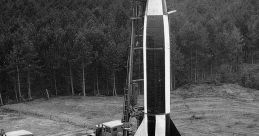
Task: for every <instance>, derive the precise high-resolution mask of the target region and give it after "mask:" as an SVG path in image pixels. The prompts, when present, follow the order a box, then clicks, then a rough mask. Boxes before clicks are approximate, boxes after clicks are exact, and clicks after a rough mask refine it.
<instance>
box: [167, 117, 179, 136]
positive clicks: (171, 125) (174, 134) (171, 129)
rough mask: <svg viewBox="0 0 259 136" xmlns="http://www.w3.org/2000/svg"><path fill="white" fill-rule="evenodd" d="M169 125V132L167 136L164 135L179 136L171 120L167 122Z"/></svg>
mask: <svg viewBox="0 0 259 136" xmlns="http://www.w3.org/2000/svg"><path fill="white" fill-rule="evenodd" d="M169 123H170V131H169V134H166V136H181V134H180V133H179V131H178V130H177V128H176V126H175V125H174V122H173V121H172V119H171V118H170V120H169Z"/></svg>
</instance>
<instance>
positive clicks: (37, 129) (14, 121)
mask: <svg viewBox="0 0 259 136" xmlns="http://www.w3.org/2000/svg"><path fill="white" fill-rule="evenodd" d="M0 129H4V130H5V131H6V132H8V131H15V130H21V129H24V130H28V131H30V132H33V133H34V134H35V135H36V136H50V135H51V136H61V135H63V134H64V133H65V134H66V135H67V136H69V135H71V136H72V135H73V136H74V134H78V136H79V134H80V133H83V132H85V129H83V128H80V127H77V126H73V125H68V124H67V123H62V122H57V121H53V120H50V119H46V118H41V117H34V116H28V115H24V114H20V113H18V112H13V111H7V110H3V109H0Z"/></svg>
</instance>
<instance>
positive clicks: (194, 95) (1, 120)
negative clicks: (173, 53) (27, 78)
mask: <svg viewBox="0 0 259 136" xmlns="http://www.w3.org/2000/svg"><path fill="white" fill-rule="evenodd" d="M139 100H140V103H143V98H140V99H139ZM122 105H123V97H80V96H74V97H57V98H52V99H50V100H44V99H38V100H35V101H32V102H27V103H20V104H13V105H6V106H3V107H1V109H2V110H0V128H4V129H5V130H6V131H12V130H17V129H26V130H29V131H31V132H33V133H35V134H36V135H38V136H43V135H49V136H58V135H67V136H69V135H78V136H79V135H80V134H82V133H83V132H85V130H87V129H91V128H93V127H94V125H96V124H99V123H102V122H106V121H111V120H114V119H121V113H122ZM3 109H5V110H3ZM6 109H8V110H9V111H6ZM14 111H15V112H14ZM17 111H18V112H17ZM171 117H172V119H173V121H174V123H175V125H176V127H177V128H178V130H179V131H180V133H181V134H182V136H259V91H258V90H253V89H247V88H243V87H241V86H238V85H234V84H227V85H207V84H202V85H189V86H184V87H181V88H179V89H177V90H175V91H173V92H172V94H171Z"/></svg>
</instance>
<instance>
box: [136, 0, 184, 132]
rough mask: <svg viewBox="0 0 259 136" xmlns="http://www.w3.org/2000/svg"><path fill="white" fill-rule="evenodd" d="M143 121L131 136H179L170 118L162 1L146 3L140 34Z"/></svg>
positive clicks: (165, 17) (166, 31)
mask: <svg viewBox="0 0 259 136" xmlns="http://www.w3.org/2000/svg"><path fill="white" fill-rule="evenodd" d="M143 62H144V119H143V121H142V123H141V125H140V127H139V128H138V130H137V132H136V134H135V136H180V134H179V132H178V130H177V129H176V127H175V125H174V124H173V122H172V120H171V118H170V34H169V23H168V14H167V8H166V3H165V0H148V1H147V4H146V12H145V16H144V31H143Z"/></svg>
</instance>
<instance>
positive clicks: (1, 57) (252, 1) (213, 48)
mask: <svg viewBox="0 0 259 136" xmlns="http://www.w3.org/2000/svg"><path fill="white" fill-rule="evenodd" d="M167 5H168V9H169V10H177V12H176V13H175V14H172V15H170V32H171V69H172V71H173V72H172V75H171V77H172V80H171V81H172V88H177V87H179V86H182V85H185V84H192V83H238V84H240V85H243V86H245V87H250V88H257V89H259V64H258V63H259V8H258V7H259V2H258V0H167ZM130 15H131V0H1V1H0V93H1V96H2V98H3V100H4V102H5V103H12V102H19V101H24V100H32V99H36V98H41V97H44V96H45V93H46V92H48V93H49V95H51V96H61V95H82V96H87V95H122V94H123V92H124V91H123V90H124V87H125V83H126V76H127V57H128V47H129V45H130V33H131V31H130V30H131V29H130V26H131V25H130V19H129V18H130Z"/></svg>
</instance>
